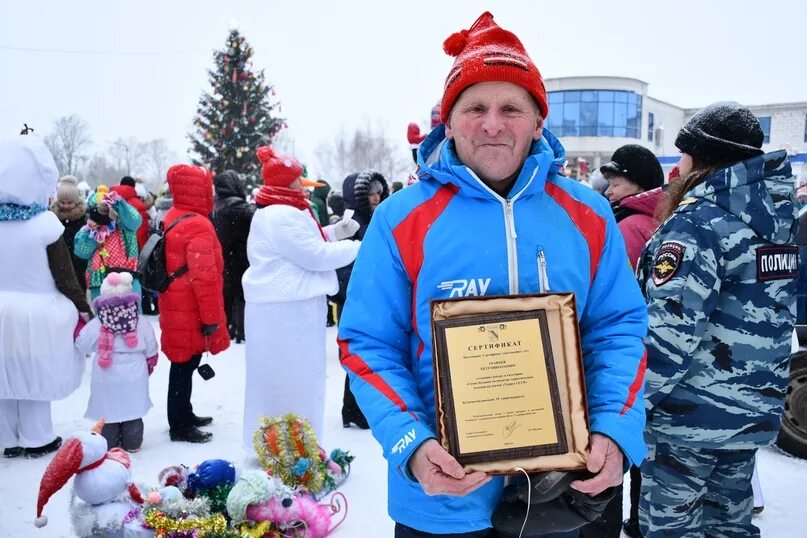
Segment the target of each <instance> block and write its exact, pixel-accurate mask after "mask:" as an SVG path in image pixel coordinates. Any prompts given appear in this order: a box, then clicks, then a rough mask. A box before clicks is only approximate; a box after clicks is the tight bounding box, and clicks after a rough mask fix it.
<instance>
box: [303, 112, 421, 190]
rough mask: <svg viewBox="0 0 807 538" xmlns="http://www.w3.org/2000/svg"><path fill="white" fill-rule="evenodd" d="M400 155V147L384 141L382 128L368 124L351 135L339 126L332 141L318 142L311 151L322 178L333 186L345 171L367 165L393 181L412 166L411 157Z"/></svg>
mask: <svg viewBox="0 0 807 538" xmlns="http://www.w3.org/2000/svg"><path fill="white" fill-rule="evenodd" d="M399 154H400V148H399V147H398V146H396V145H395V144H393V143H392V142H390V141H389V140H387V138H386V137H385V136H384V132H383V130H382V129H380V128H373V127H372V126H370V125H365V126H364V127H361V128H360V129H358V130H356V131H355V132H354V133H352V134H346V133H345V131H344V129H342V130H341V131H340V133H339V134H338V135H337V136H336V137H335V138H334V140H332V141H331V142H322V143H320V144H319V146H317V148H316V149H315V151H314V155H315V158H316V160H317V164H318V169H319V170H320V171H321V172H322V174H321V175H322V177H325V178H327V179H328V180H329V181H330V182H331V184H332V185H335V186H341V183H342V180H343V179H344V177H345V176H347V175H348V174H351V173H353V172H360V171H362V170H365V169H367V168H372V169H374V170H378V171H379V172H381V173H382V174H383V175H384V177H385V178H387V181H388V182H392V181H394V180H395V179H396V178H400V177H402V176H404V175H406V174H407V172H408V171H409V168H411V164H410V162H411V157H409V156H408V155H406V154H400V155H399ZM407 157H409V158H407ZM340 188H341V187H340Z"/></svg>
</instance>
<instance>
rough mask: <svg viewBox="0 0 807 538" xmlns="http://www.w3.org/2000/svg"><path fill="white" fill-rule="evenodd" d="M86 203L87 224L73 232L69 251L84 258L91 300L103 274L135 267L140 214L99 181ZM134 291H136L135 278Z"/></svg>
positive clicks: (131, 269)
mask: <svg viewBox="0 0 807 538" xmlns="http://www.w3.org/2000/svg"><path fill="white" fill-rule="evenodd" d="M88 207H89V211H88V219H87V224H85V225H84V226H83V227H82V228H81V230H79V232H78V233H77V234H76V238H75V243H74V246H73V251H74V252H75V254H76V256H78V257H79V258H82V259H84V260H88V265H87V274H86V281H87V287H88V288H90V297H91V298H92V299H93V300H95V298H96V297H98V294H99V293H100V289H101V282H102V281H103V280H104V277H105V276H106V275H107V274H109V273H110V272H113V271H114V272H121V271H136V270H137V256H138V254H139V249H138V246H137V229H138V228H139V227H140V223H141V217H140V213H138V212H137V209H135V208H134V207H132V206H131V205H129V204H128V203H127V202H126V200H124V199H123V197H122V196H121V195H120V194H118V193H117V192H109V189H108V188H107V187H104V186H103V185H102V186H100V187H98V190H97V191H96V192H95V194H93V195H92V196H90V199H89V201H88ZM134 291H135V292H137V293H138V294H139V293H140V283H139V282H137V281H136V280H135V281H134Z"/></svg>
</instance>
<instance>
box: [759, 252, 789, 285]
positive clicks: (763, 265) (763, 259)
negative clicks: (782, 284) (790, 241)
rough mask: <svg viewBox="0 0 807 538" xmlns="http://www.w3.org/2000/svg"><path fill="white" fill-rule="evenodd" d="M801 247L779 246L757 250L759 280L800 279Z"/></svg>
mask: <svg viewBox="0 0 807 538" xmlns="http://www.w3.org/2000/svg"><path fill="white" fill-rule="evenodd" d="M798 276H799V247H797V246H795V245H777V246H772V247H759V248H758V249H757V280H762V281H765V280H780V279H790V278H798Z"/></svg>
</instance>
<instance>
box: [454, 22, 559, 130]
mask: <svg viewBox="0 0 807 538" xmlns="http://www.w3.org/2000/svg"><path fill="white" fill-rule="evenodd" d="M443 50H445V52H446V54H448V55H450V56H456V57H457V59H456V60H454V66H453V67H452V68H451V71H450V72H449V73H448V77H446V83H445V88H444V90H443V101H442V103H441V106H440V113H441V118H442V120H443V123H445V122H446V121H447V120H448V116H449V114H450V113H451V108H452V107H453V106H454V102H455V101H456V100H457V98H458V97H459V96H460V94H461V93H462V92H463V90H465V89H466V88H467V87H468V86H472V85H474V84H478V83H480V82H511V83H513V84H516V85H518V86H521V87H522V88H524V89H525V90H527V91H528V92H529V93H530V95H532V96H533V97H534V98H535V100H536V102H537V103H538V108H539V109H540V111H541V116H542V117H544V118H546V117H547V114H549V104H548V103H547V100H546V89H545V88H544V81H543V79H542V78H541V73H540V72H539V71H538V68H537V67H535V64H534V63H533V62H532V60H531V59H530V57H529V56H528V55H527V51H526V50H525V49H524V45H522V44H521V41H520V40H519V39H518V37H516V35H515V34H514V33H512V32H509V31H507V30H505V29H503V28H501V27H499V25H498V24H496V23H495V22H493V15H491V14H490V12H488V11H486V12H485V13H483V14H482V15H481V16H480V17H479V18H478V19H476V22H475V23H474V24H473V26H471V28H469V29H468V30H461V31H459V32H456V33H454V34H451V35H450V36H448V39H446V40H445V42H444V43H443Z"/></svg>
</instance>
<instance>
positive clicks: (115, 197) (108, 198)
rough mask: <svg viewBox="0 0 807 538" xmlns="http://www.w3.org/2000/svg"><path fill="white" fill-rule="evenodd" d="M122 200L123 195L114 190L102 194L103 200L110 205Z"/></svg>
mask: <svg viewBox="0 0 807 538" xmlns="http://www.w3.org/2000/svg"><path fill="white" fill-rule="evenodd" d="M121 200H123V196H121V195H120V194H118V193H117V192H115V191H110V192H108V193H106V194H105V195H104V198H103V201H104V203H106V204H108V205H109V206H110V207H111V206H113V205H115V204H116V203H118V202H120V201H121Z"/></svg>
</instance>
